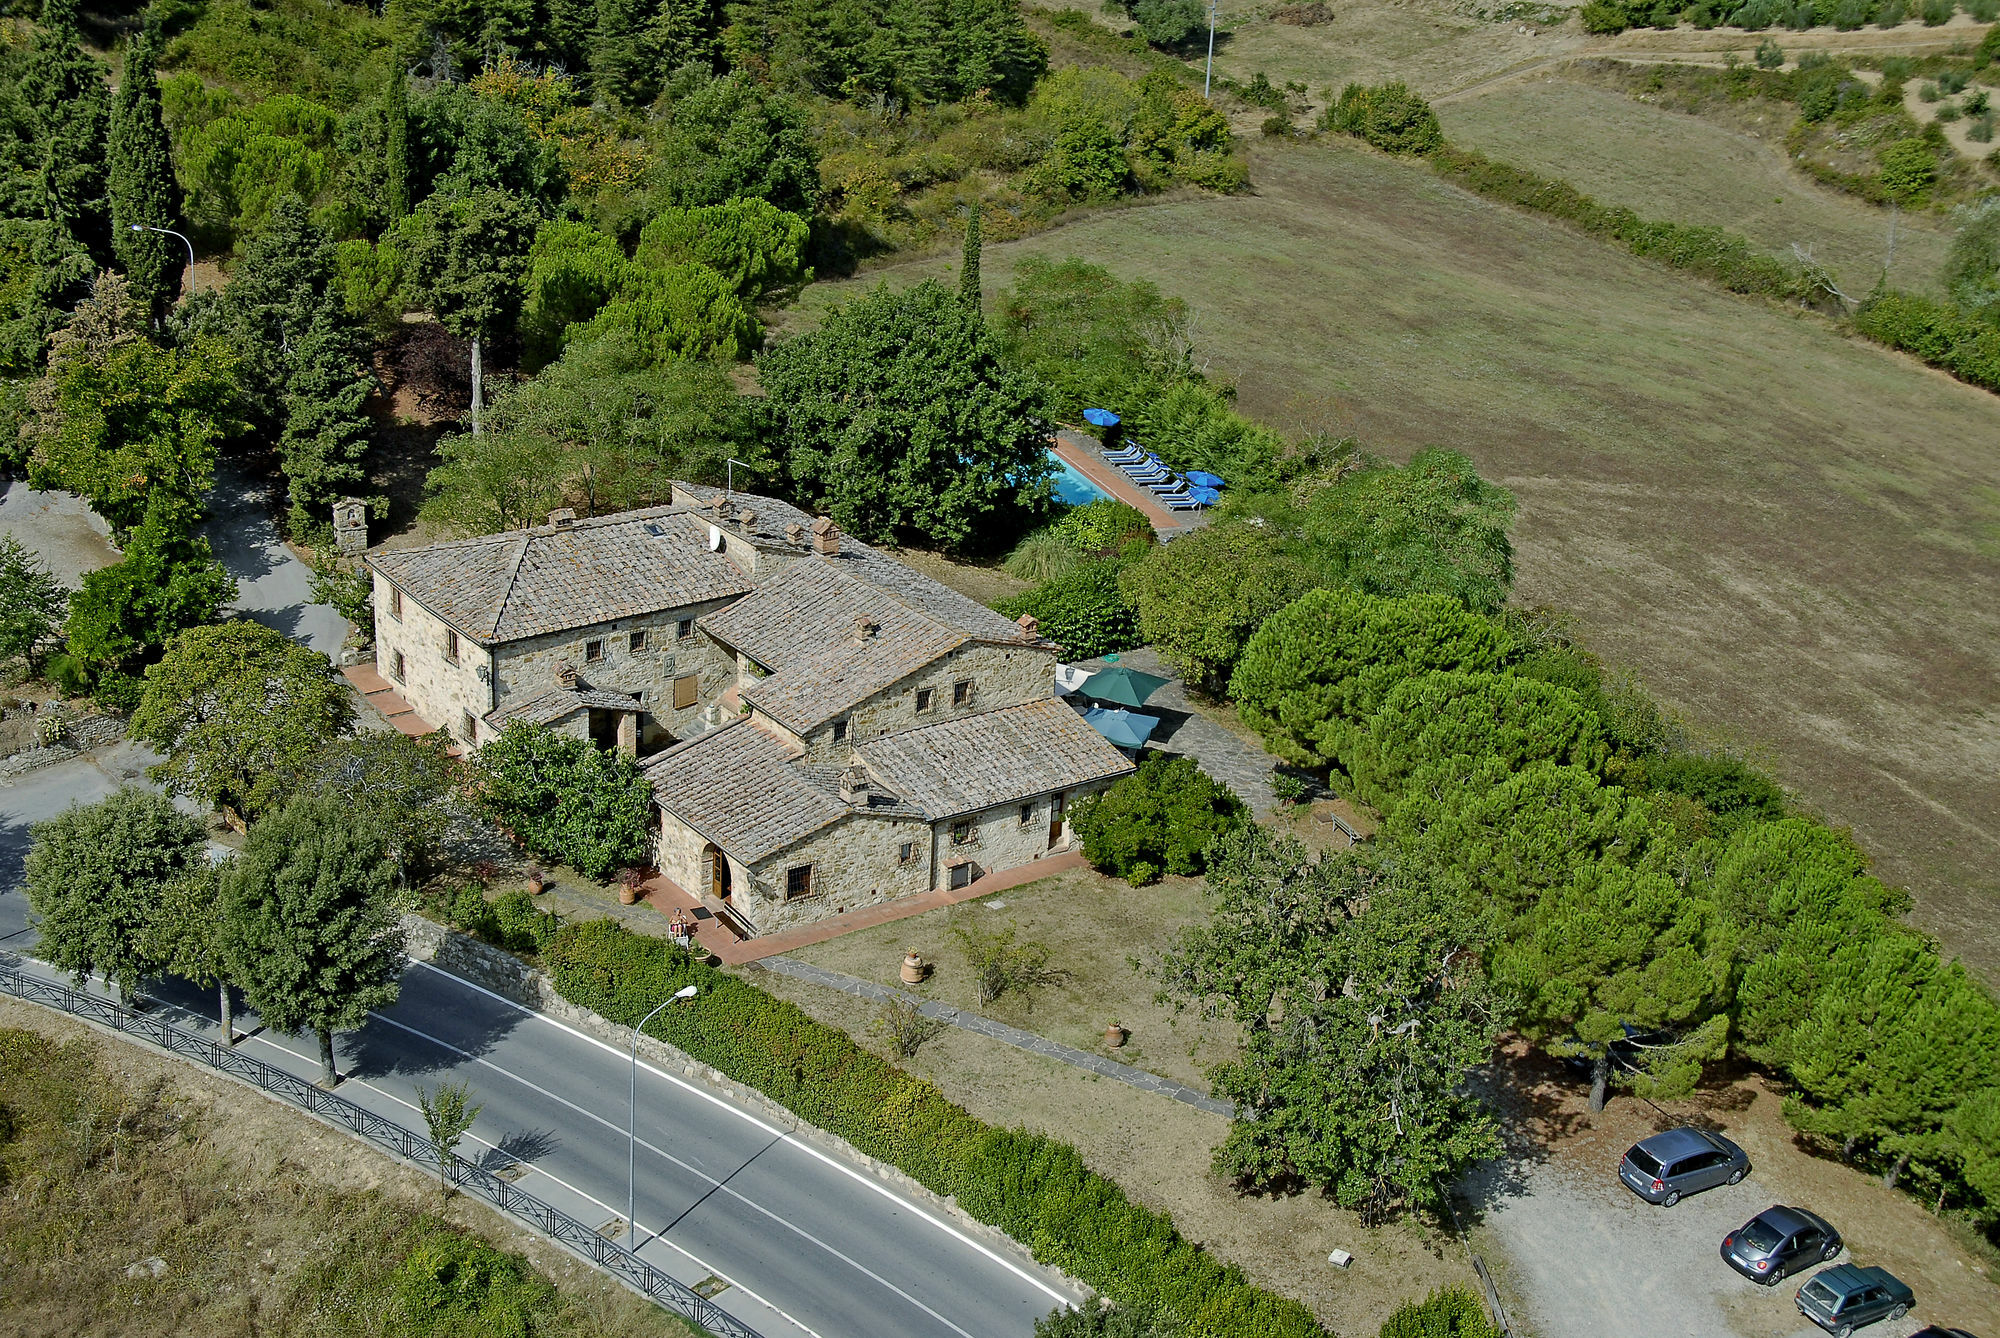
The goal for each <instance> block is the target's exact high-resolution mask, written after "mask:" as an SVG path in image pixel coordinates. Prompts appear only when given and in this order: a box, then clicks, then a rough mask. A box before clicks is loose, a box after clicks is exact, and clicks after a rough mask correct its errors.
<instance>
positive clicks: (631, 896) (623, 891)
mask: <svg viewBox="0 0 2000 1338" xmlns="http://www.w3.org/2000/svg"><path fill="white" fill-rule="evenodd" d="M618 904H619V905H620V906H636V905H638V904H639V889H638V888H636V887H634V886H632V884H630V883H620V884H619V885H618Z"/></svg>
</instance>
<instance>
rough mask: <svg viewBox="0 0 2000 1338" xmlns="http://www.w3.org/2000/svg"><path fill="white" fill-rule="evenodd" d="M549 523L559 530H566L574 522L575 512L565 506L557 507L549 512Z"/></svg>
mask: <svg viewBox="0 0 2000 1338" xmlns="http://www.w3.org/2000/svg"><path fill="white" fill-rule="evenodd" d="M549 524H551V525H553V526H555V527H556V528H557V529H559V530H566V529H568V528H569V527H570V526H572V525H574V524H576V512H574V511H572V510H570V509H569V508H568V507H566V506H563V507H557V508H556V509H555V510H554V511H551V512H549Z"/></svg>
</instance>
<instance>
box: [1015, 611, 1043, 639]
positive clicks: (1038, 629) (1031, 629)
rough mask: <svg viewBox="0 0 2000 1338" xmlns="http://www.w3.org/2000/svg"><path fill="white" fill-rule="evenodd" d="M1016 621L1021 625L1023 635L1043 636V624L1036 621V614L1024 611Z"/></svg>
mask: <svg viewBox="0 0 2000 1338" xmlns="http://www.w3.org/2000/svg"><path fill="white" fill-rule="evenodd" d="M1014 621H1015V622H1016V623H1018V624H1019V625H1020V628H1021V634H1022V635H1023V636H1027V637H1039V636H1041V634H1042V625H1041V624H1040V623H1039V622H1037V621H1035V615H1034V614H1032V613H1024V614H1022V615H1021V616H1020V617H1018V618H1016V619H1015V620H1014Z"/></svg>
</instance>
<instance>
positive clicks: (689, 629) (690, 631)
mask: <svg viewBox="0 0 2000 1338" xmlns="http://www.w3.org/2000/svg"><path fill="white" fill-rule="evenodd" d="M674 632H675V635H677V636H679V637H680V639H681V640H683V641H686V640H687V639H688V638H689V637H691V636H693V635H694V619H692V618H683V619H681V623H680V626H679V627H677V628H675V629H674Z"/></svg>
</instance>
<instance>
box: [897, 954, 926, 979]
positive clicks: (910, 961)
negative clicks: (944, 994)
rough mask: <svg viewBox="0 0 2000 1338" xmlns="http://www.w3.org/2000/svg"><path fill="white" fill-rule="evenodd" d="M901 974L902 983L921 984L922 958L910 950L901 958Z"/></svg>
mask: <svg viewBox="0 0 2000 1338" xmlns="http://www.w3.org/2000/svg"><path fill="white" fill-rule="evenodd" d="M902 975H903V983H904V984H905V985H921V984H923V983H924V959H923V958H921V957H919V956H917V954H916V953H914V952H912V953H911V954H910V955H909V956H907V957H905V958H903V972H902Z"/></svg>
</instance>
